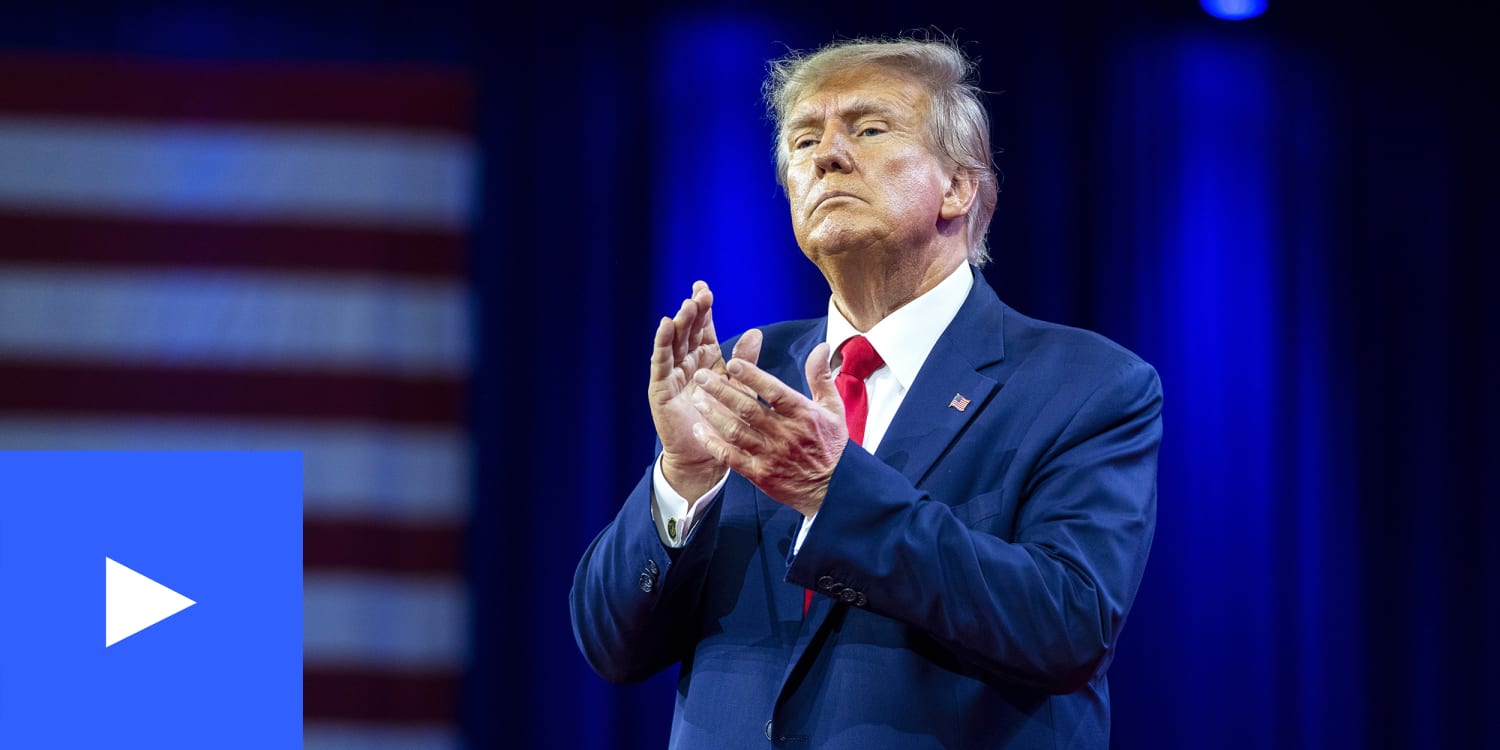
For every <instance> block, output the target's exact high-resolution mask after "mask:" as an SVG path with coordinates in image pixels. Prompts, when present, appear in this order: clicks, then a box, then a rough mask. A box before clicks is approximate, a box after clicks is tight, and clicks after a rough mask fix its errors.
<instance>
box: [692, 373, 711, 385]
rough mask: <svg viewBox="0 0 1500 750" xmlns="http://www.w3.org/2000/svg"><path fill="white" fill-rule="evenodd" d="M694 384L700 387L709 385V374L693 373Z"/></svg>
mask: <svg viewBox="0 0 1500 750" xmlns="http://www.w3.org/2000/svg"><path fill="white" fill-rule="evenodd" d="M693 382H695V383H697V384H698V385H708V373H706V372H704V371H703V370H699V371H697V372H695V373H693Z"/></svg>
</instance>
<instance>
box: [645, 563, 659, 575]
mask: <svg viewBox="0 0 1500 750" xmlns="http://www.w3.org/2000/svg"><path fill="white" fill-rule="evenodd" d="M646 572H647V573H650V574H651V575H656V574H657V573H660V572H661V571H660V570H658V569H657V567H656V561H655V560H647V561H646Z"/></svg>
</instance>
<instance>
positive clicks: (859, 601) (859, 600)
mask: <svg viewBox="0 0 1500 750" xmlns="http://www.w3.org/2000/svg"><path fill="white" fill-rule="evenodd" d="M866 601H868V600H867V599H865V592H863V591H861V592H859V596H856V597H854V606H856V607H863V606H865V602H866Z"/></svg>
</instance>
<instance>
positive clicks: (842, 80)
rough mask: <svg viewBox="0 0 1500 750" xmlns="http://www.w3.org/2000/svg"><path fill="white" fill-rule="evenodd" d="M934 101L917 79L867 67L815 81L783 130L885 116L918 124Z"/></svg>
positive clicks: (895, 71)
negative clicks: (929, 103) (831, 119)
mask: <svg viewBox="0 0 1500 750" xmlns="http://www.w3.org/2000/svg"><path fill="white" fill-rule="evenodd" d="M930 99H931V97H930V96H929V95H928V93H927V89H926V87H924V86H923V85H922V84H921V83H920V82H919V81H918V80H917V79H916V77H915V76H912V75H911V74H908V73H905V72H903V71H900V70H898V69H895V68H890V67H887V66H883V65H866V66H861V67H857V68H851V69H848V70H841V71H838V72H835V73H832V74H830V75H828V76H826V77H824V78H822V79H819V80H816V81H813V82H812V83H811V84H809V85H808V87H807V90H806V91H805V92H804V93H803V95H802V97H801V98H799V99H798V100H797V101H796V102H795V103H794V104H792V106H791V107H790V108H789V109H788V111H787V118H786V122H785V123H783V125H782V130H783V131H787V132H790V131H791V130H794V129H796V128H799V127H808V126H810V125H814V124H817V123H820V122H823V121H824V120H827V119H828V118H829V117H838V118H841V119H851V118H857V117H861V116H864V115H871V114H875V115H883V116H886V117H891V118H896V119H900V120H902V121H907V122H910V123H912V124H915V123H917V122H919V121H921V120H922V119H923V118H924V117H925V116H926V114H927V106H928V102H929V101H930Z"/></svg>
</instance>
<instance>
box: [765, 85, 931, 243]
mask: <svg viewBox="0 0 1500 750" xmlns="http://www.w3.org/2000/svg"><path fill="white" fill-rule="evenodd" d="M927 107H928V95H927V92H926V91H925V90H924V89H923V88H922V87H921V86H920V85H919V84H917V83H915V82H914V81H913V80H911V79H909V78H907V77H906V76H903V75H901V74H899V73H896V72H893V71H890V70H887V69H884V68H879V67H867V68H856V69H854V70H851V71H847V72H844V73H840V74H838V75H835V76H832V77H830V78H829V79H827V80H826V81H824V82H823V83H822V85H820V86H819V87H818V88H817V89H816V90H814V91H813V92H812V94H810V95H809V96H807V97H806V98H804V99H802V100H801V101H799V102H797V104H796V105H794V106H793V107H792V110H791V113H790V115H789V116H788V118H787V126H786V128H785V130H784V132H783V138H784V142H783V143H782V144H781V148H784V149H787V153H788V157H789V158H788V160H787V177H786V182H787V197H788V200H789V202H790V204H791V211H792V230H793V232H795V233H796V235H797V244H798V245H800V246H801V247H802V252H803V253H806V254H807V257H808V258H810V259H811V260H812V261H813V262H814V263H817V264H818V265H819V267H823V264H824V263H825V262H837V261H836V259H837V258H838V257H839V256H844V255H846V254H849V253H859V254H860V255H859V256H850V257H848V258H844V260H853V259H854V258H855V257H858V258H859V260H860V261H861V262H875V263H886V264H889V263H893V262H894V263H902V262H906V263H911V262H918V263H920V262H922V259H921V258H918V257H905V256H910V255H912V254H916V255H919V256H920V255H922V254H923V251H924V250H928V249H931V248H932V247H933V245H934V242H933V240H934V239H935V238H936V236H937V235H938V234H939V233H940V232H943V233H950V232H952V231H954V227H953V226H952V223H951V222H952V219H951V217H945V216H944V196H945V194H946V193H947V192H948V190H949V187H950V184H951V182H952V180H951V172H950V170H949V169H948V168H947V166H946V163H945V161H944V160H943V159H941V158H939V157H938V156H937V155H935V154H934V153H933V152H932V150H931V148H929V147H928V145H927V143H928V140H927V137H926V128H927V122H926V117H927ZM949 213H951V211H950V212H949ZM825 270H826V269H825Z"/></svg>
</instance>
